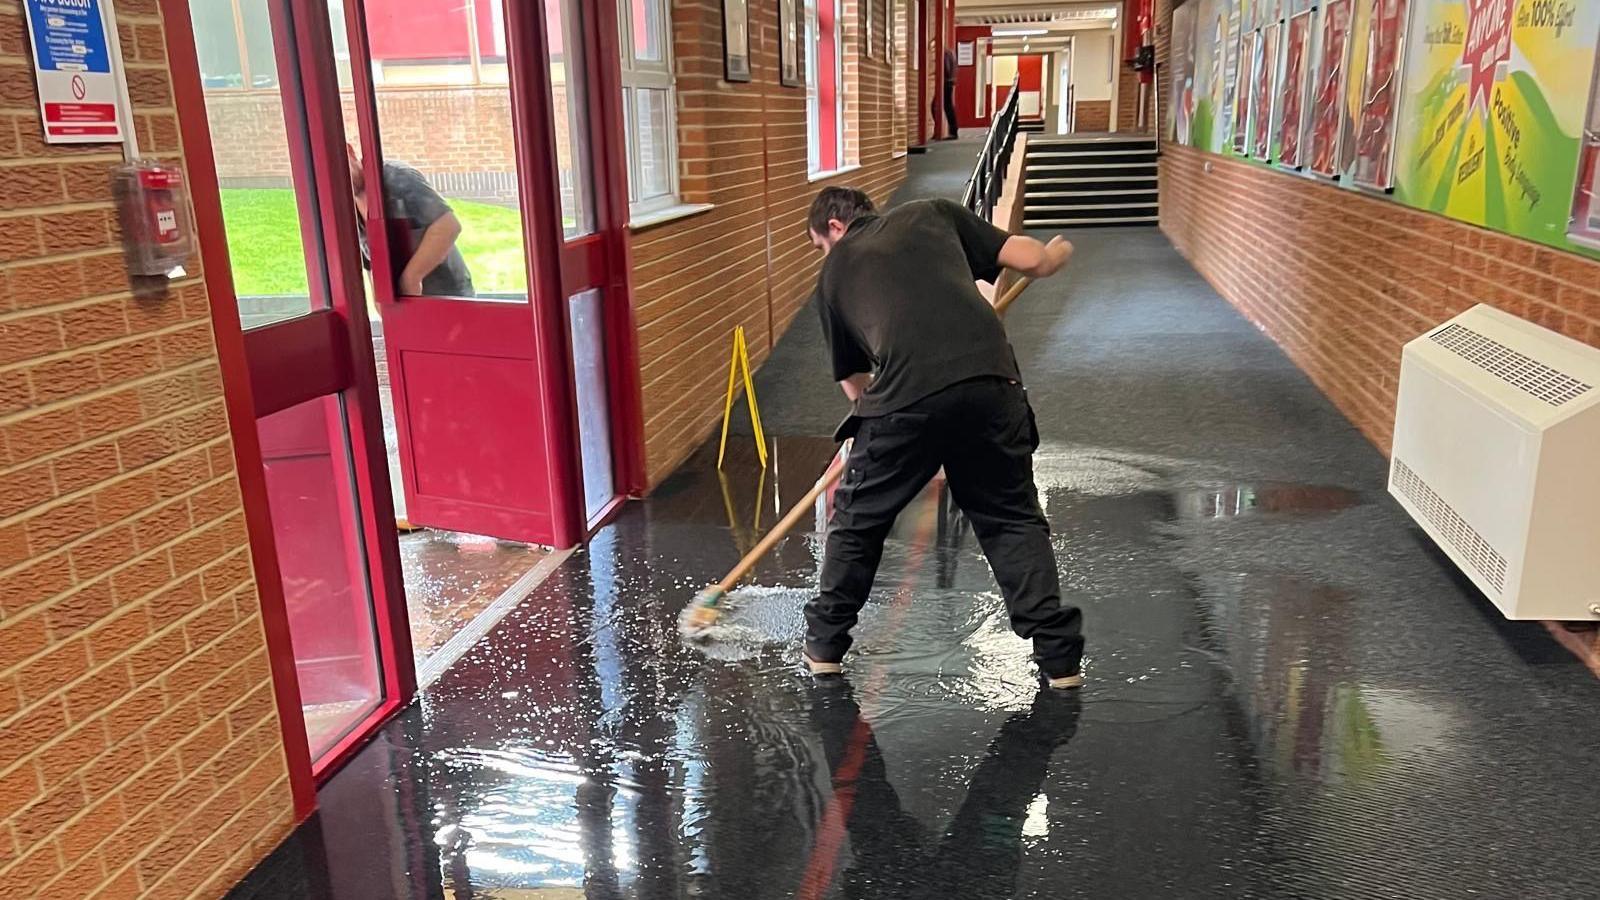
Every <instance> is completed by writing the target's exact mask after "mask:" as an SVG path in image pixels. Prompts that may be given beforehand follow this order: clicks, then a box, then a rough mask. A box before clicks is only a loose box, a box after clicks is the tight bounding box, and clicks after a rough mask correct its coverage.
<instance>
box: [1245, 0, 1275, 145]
mask: <svg viewBox="0 0 1600 900" xmlns="http://www.w3.org/2000/svg"><path fill="white" fill-rule="evenodd" d="M1278 31H1279V25H1278V23H1277V22H1268V23H1267V25H1266V26H1265V27H1263V28H1262V29H1261V41H1260V42H1259V43H1258V44H1256V64H1255V70H1256V73H1255V74H1256V80H1255V87H1254V90H1253V93H1254V94H1255V97H1254V99H1252V100H1251V101H1250V106H1251V109H1250V138H1251V146H1250V155H1251V156H1254V157H1255V158H1256V159H1259V160H1261V161H1263V162H1267V161H1270V160H1271V159H1272V122H1273V120H1274V119H1275V118H1276V116H1274V115H1273V109H1272V98H1273V97H1274V96H1275V95H1276V94H1277V92H1278V91H1277V88H1278Z"/></svg>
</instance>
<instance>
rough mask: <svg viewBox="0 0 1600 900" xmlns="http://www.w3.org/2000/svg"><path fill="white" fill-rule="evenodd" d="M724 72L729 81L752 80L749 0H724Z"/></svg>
mask: <svg viewBox="0 0 1600 900" xmlns="http://www.w3.org/2000/svg"><path fill="white" fill-rule="evenodd" d="M722 72H723V77H724V78H726V79H727V80H728V81H749V80H750V7H749V4H748V0H722Z"/></svg>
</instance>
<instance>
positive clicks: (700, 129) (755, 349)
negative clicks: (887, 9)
mask: <svg viewBox="0 0 1600 900" xmlns="http://www.w3.org/2000/svg"><path fill="white" fill-rule="evenodd" d="M777 8H778V4H776V3H752V4H750V43H751V69H752V75H753V79H752V81H751V82H750V83H748V84H729V83H727V82H725V81H723V80H722V17H721V9H720V6H719V5H718V4H717V3H712V2H705V0H698V2H695V0H678V2H676V3H674V4H673V10H672V15H673V31H674V43H673V51H674V53H675V64H676V71H677V90H678V136H679V151H678V154H679V164H680V167H681V186H682V194H683V197H684V199H685V200H689V201H694V202H707V203H713V204H715V207H714V208H713V209H711V210H709V211H706V212H702V213H699V214H696V215H693V216H690V217H688V218H684V219H680V220H677V221H674V222H670V223H667V224H664V225H659V226H656V227H652V228H646V229H641V230H639V231H638V232H637V233H635V234H634V236H633V261H634V271H633V294H634V297H633V302H634V315H635V318H636V321H637V323H638V328H639V356H640V368H641V380H642V382H643V388H644V412H645V450H646V456H647V464H648V470H649V477H650V482H651V483H652V484H654V483H655V482H657V481H659V480H660V479H661V478H662V477H664V476H665V475H666V474H667V473H669V472H671V471H672V469H673V468H674V467H675V466H676V465H677V464H678V463H679V462H681V461H682V460H683V459H684V458H685V457H686V456H687V455H688V454H689V453H690V451H692V450H693V449H694V447H696V446H697V445H698V444H699V442H700V441H701V440H703V439H704V438H705V437H706V436H707V435H708V434H709V433H710V432H711V430H712V429H713V428H714V427H716V426H717V424H718V422H719V417H720V415H721V412H722V392H723V389H724V387H725V386H726V381H725V379H726V378H727V365H728V356H727V353H728V347H729V340H730V335H731V333H732V330H733V328H734V326H736V325H743V326H744V327H745V332H746V335H747V336H748V338H749V344H750V350H751V354H752V362H754V363H756V364H759V363H760V362H761V361H763V360H765V359H766V357H767V355H768V354H769V352H770V349H771V347H772V345H773V343H774V342H775V341H776V340H777V336H778V335H781V334H782V333H783V331H784V330H785V329H786V328H787V327H788V325H789V323H790V322H791V321H792V320H793V319H794V316H795V314H796V313H798V312H799V311H800V309H801V308H802V307H803V306H804V305H805V302H806V300H807V298H808V297H809V296H810V291H811V288H812V285H813V283H814V280H815V277H816V271H817V266H818V264H819V262H820V257H819V256H818V254H817V253H816V251H814V250H813V249H812V248H811V246H810V244H809V243H808V242H807V241H806V239H805V236H804V235H805V214H806V209H807V207H808V206H809V204H810V202H811V197H812V196H813V195H814V194H815V193H816V192H817V190H818V189H820V188H821V187H823V185H824V184H825V183H841V184H852V185H855V186H857V187H860V188H862V189H863V190H866V191H867V192H868V193H870V194H871V195H872V196H873V198H874V199H875V200H878V201H884V200H887V199H888V197H889V194H890V193H891V192H892V190H893V189H894V187H895V186H896V185H898V184H899V183H900V181H901V180H902V179H903V178H904V175H905V164H904V160H903V159H902V158H896V157H895V156H894V151H895V150H896V149H897V145H896V143H895V137H894V134H895V130H894V121H895V116H894V115H893V106H894V85H893V78H892V75H891V72H890V68H889V65H888V63H887V62H885V61H883V60H881V59H865V58H861V57H859V56H858V57H857V58H856V60H855V68H854V77H855V82H856V90H855V91H854V92H853V93H854V98H853V102H852V105H851V106H850V108H851V109H853V110H855V115H854V117H851V116H850V115H848V114H847V116H846V119H847V129H848V130H847V140H849V139H850V138H849V137H848V132H849V131H854V132H855V134H856V136H855V138H854V143H853V146H855V147H856V148H857V150H856V152H857V154H858V157H859V161H860V164H861V168H860V169H859V170H856V171H854V172H849V173H847V174H845V175H841V176H839V177H837V178H834V179H831V181H830V182H819V183H816V184H812V183H808V182H807V180H806V118H805V115H806V114H805V88H804V87H782V86H780V85H779V83H778V21H777ZM845 20H846V21H845V33H844V36H843V40H844V42H845V46H846V52H847V53H849V52H851V51H850V50H849V48H850V47H852V46H853V47H855V48H856V52H857V53H859V50H860V40H861V39H860V36H859V34H860V33H859V31H857V30H856V28H857V25H858V20H857V19H855V18H853V17H851V16H849V15H846V17H845ZM879 55H880V56H881V54H879ZM849 59H850V58H849V57H848V56H847V57H846V60H847V63H848V61H849Z"/></svg>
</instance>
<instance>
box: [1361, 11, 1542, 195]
mask: <svg viewBox="0 0 1600 900" xmlns="http://www.w3.org/2000/svg"><path fill="white" fill-rule="evenodd" d="M1473 2H1478V0H1473ZM1488 2H1507V3H1508V2H1510V0H1488ZM1409 5H1410V4H1409V3H1408V2H1407V0H1374V4H1373V12H1372V20H1371V22H1370V23H1369V26H1368V28H1367V72H1366V76H1365V77H1364V78H1363V79H1362V87H1361V112H1360V114H1359V116H1358V118H1357V120H1356V147H1355V150H1356V156H1355V183H1356V184H1358V185H1360V186H1362V187H1364V188H1371V189H1373V190H1380V191H1386V190H1388V189H1389V188H1391V187H1393V185H1394V131H1395V117H1396V116H1397V115H1398V113H1399V111H1400V102H1401V100H1402V94H1401V85H1400V84H1399V81H1400V76H1401V71H1402V70H1401V68H1400V62H1401V59H1400V57H1401V51H1402V50H1403V49H1404V47H1405V39H1406V12H1407V9H1408V7H1409Z"/></svg>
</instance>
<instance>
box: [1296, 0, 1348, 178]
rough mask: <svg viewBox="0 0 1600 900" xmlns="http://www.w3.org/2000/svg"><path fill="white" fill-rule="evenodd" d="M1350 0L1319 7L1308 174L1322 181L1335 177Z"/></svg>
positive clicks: (1333, 1)
mask: <svg viewBox="0 0 1600 900" xmlns="http://www.w3.org/2000/svg"><path fill="white" fill-rule="evenodd" d="M1351 2H1352V0H1328V2H1327V3H1326V5H1324V6H1323V7H1322V29H1321V32H1320V34H1319V36H1318V38H1317V63H1316V65H1315V66H1314V67H1313V69H1312V78H1311V123H1310V132H1311V134H1310V137H1309V143H1310V146H1309V147H1308V148H1307V151H1308V152H1309V153H1310V154H1311V155H1310V159H1309V161H1308V164H1309V165H1310V167H1311V171H1312V172H1314V173H1316V174H1318V175H1321V176H1322V177H1324V178H1337V177H1339V132H1340V127H1339V126H1340V115H1339V112H1340V109H1341V106H1340V101H1341V99H1342V98H1343V97H1344V87H1345V85H1344V82H1345V77H1344V75H1345V72H1346V71H1347V69H1346V66H1345V56H1346V55H1347V52H1348V50H1349V46H1348V45H1349V40H1348V38H1349V35H1350V4H1351Z"/></svg>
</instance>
